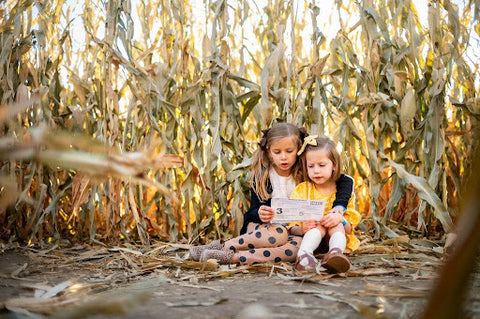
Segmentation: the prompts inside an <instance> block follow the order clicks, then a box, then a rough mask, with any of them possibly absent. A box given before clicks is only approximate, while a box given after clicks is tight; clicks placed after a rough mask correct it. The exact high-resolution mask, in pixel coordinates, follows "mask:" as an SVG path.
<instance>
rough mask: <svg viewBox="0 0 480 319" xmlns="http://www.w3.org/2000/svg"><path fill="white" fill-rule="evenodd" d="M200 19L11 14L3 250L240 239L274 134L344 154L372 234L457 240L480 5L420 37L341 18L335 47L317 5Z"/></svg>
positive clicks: (53, 8) (388, 6)
mask: <svg viewBox="0 0 480 319" xmlns="http://www.w3.org/2000/svg"><path fill="white" fill-rule="evenodd" d="M192 3H193V2H188V1H176V0H171V1H170V0H168V1H164V0H160V1H156V0H152V1H141V2H137V1H130V0H126V1H123V0H122V1H121V0H109V1H96V0H85V1H84V2H83V3H82V4H81V5H78V6H70V5H69V2H65V1H62V0H58V1H57V0H51V1H42V2H39V1H31V0H26V1H14V0H11V1H6V2H1V3H0V11H1V12H0V16H1V18H0V19H1V20H0V97H1V101H0V127H1V130H2V136H1V139H0V160H1V162H0V163H1V164H0V165H1V167H0V172H1V176H0V184H1V188H0V225H1V229H0V237H1V238H2V239H3V240H5V241H11V242H13V241H17V240H18V241H20V242H28V243H34V244H35V243H44V242H50V241H53V242H58V240H61V239H68V240H73V241H78V240H80V241H84V240H88V241H90V243H94V242H112V241H113V242H117V241H119V240H122V241H125V242H137V243H142V244H143V245H149V244H150V243H151V240H152V238H158V239H161V240H166V241H172V242H175V241H183V242H186V241H188V242H196V241H197V240H198V239H199V238H202V237H203V236H205V235H207V234H208V235H211V236H216V237H219V236H230V235H231V234H235V233H236V232H237V231H238V229H239V226H240V223H241V220H242V212H243V211H244V209H245V207H246V205H248V202H247V198H246V197H245V192H246V189H247V178H248V176H247V172H248V166H249V159H250V156H251V153H252V150H253V149H254V148H255V146H256V144H255V143H256V141H257V140H258V138H259V132H260V129H261V128H264V127H266V126H267V125H269V124H270V123H271V122H272V121H275V120H287V121H291V122H294V123H297V124H299V125H304V126H305V127H307V128H308V129H309V130H310V131H311V132H312V133H319V134H329V135H331V136H333V137H334V138H335V139H336V140H337V141H338V142H340V143H341V145H342V146H343V150H344V154H345V159H346V165H345V168H346V171H347V172H348V173H349V174H351V175H353V176H354V177H355V179H356V195H357V200H358V208H359V210H360V211H361V212H362V213H363V214H364V216H365V221H366V222H365V223H364V226H365V227H364V230H369V231H372V232H373V233H374V234H375V236H376V237H377V238H379V237H381V236H382V237H383V236H385V235H386V236H388V237H395V236H397V235H403V234H409V235H411V234H420V235H425V234H428V235H432V236H437V237H438V236H440V235H442V234H443V233H444V232H445V231H449V230H450V228H451V226H452V220H454V219H455V217H456V216H458V214H459V212H460V203H461V201H462V194H461V185H462V182H463V181H464V180H465V179H468V176H465V172H466V171H468V168H469V167H470V166H471V165H472V155H471V154H472V148H473V146H474V145H475V142H476V141H478V140H479V136H478V129H475V128H478V125H479V124H478V120H479V116H480V113H479V107H478V105H479V103H478V101H479V88H478V80H479V79H478V60H476V58H478V35H479V34H478V33H479V25H478V16H479V5H478V3H476V2H475V1H466V2H464V3H462V4H461V5H454V4H453V3H452V2H451V1H448V0H445V1H438V2H432V3H430V4H429V5H428V14H427V19H426V20H427V21H421V20H420V15H419V14H418V11H417V10H418V9H417V7H416V6H415V4H414V2H413V1H393V0H389V1H380V2H378V1H360V2H348V1H347V2H345V1H344V2H341V1H340V2H338V1H337V2H335V4H333V6H334V8H333V11H332V16H331V17H330V19H333V17H337V16H338V17H339V25H340V30H339V31H338V33H336V34H334V35H332V36H331V37H330V35H328V34H327V33H322V31H324V29H323V28H324V27H325V25H326V23H325V21H324V16H322V15H321V12H322V10H323V8H321V7H320V5H319V3H318V2H317V3H316V2H315V1H308V2H307V3H306V6H307V8H306V9H302V6H300V5H294V4H296V2H289V1H278V0H277V1H273V0H269V1H266V2H265V6H264V7H260V6H259V4H257V3H256V2H254V1H249V0H242V1H236V2H235V3H227V1H222V0H219V1H205V2H204V3H203V4H202V5H200V6H198V4H196V7H192ZM133 6H134V7H133ZM200 9H201V10H200ZM332 21H333V20H332ZM322 23H325V24H322ZM308 26H313V27H312V28H309V27H308ZM307 42H308V43H307ZM472 52H473V59H472ZM170 154H172V155H170Z"/></svg>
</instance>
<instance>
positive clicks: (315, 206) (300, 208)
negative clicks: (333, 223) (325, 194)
mask: <svg viewBox="0 0 480 319" xmlns="http://www.w3.org/2000/svg"><path fill="white" fill-rule="evenodd" d="M272 208H273V210H274V212H275V216H274V217H273V220H272V223H289V222H297V221H304V220H316V221H320V220H321V219H322V217H323V212H324V210H325V201H324V200H307V199H288V198H272Z"/></svg>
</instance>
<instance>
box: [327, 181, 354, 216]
mask: <svg viewBox="0 0 480 319" xmlns="http://www.w3.org/2000/svg"><path fill="white" fill-rule="evenodd" d="M336 184H337V193H336V197H335V201H334V202H333V206H332V207H335V206H338V205H342V206H343V207H345V208H347V206H348V201H349V200H350V197H351V196H352V193H353V178H352V177H351V176H349V175H345V174H342V175H340V178H339V179H338V180H337V183H336Z"/></svg>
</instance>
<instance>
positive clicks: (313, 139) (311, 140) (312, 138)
mask: <svg viewBox="0 0 480 319" xmlns="http://www.w3.org/2000/svg"><path fill="white" fill-rule="evenodd" d="M317 137H318V136H317V135H309V136H307V137H305V139H304V140H303V145H302V147H300V150H299V151H298V152H297V155H301V154H302V153H303V151H305V147H307V145H312V146H317Z"/></svg>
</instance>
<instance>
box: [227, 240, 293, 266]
mask: <svg viewBox="0 0 480 319" xmlns="http://www.w3.org/2000/svg"><path fill="white" fill-rule="evenodd" d="M287 236H288V235H287ZM301 242H302V237H300V236H291V235H290V236H288V237H287V241H286V243H285V244H284V245H282V246H278V247H263V248H254V249H250V250H239V251H237V253H235V254H234V255H233V257H232V263H240V264H242V265H253V264H258V263H265V262H280V261H285V262H291V261H294V260H295V257H296V256H297V252H298V248H299V247H300V244H301Z"/></svg>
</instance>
